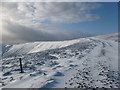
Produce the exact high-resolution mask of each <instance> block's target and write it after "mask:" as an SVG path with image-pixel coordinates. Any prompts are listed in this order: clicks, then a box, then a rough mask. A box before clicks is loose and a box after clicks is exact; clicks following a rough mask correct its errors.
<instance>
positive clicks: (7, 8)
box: [0, 2, 118, 44]
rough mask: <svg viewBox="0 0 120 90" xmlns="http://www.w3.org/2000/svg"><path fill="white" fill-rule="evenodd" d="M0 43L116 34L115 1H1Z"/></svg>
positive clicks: (116, 8)
mask: <svg viewBox="0 0 120 90" xmlns="http://www.w3.org/2000/svg"><path fill="white" fill-rule="evenodd" d="M0 4H2V5H0V6H1V7H0V8H2V9H1V11H0V12H1V14H2V18H1V20H2V24H0V25H1V26H0V27H2V29H0V32H2V43H3V44H16V43H25V42H35V41H58V40H68V39H75V38H81V37H86V36H91V35H101V34H109V33H116V32H118V4H117V2H37V3H35V2H32V3H27V2H24V3H18V2H3V3H0Z"/></svg>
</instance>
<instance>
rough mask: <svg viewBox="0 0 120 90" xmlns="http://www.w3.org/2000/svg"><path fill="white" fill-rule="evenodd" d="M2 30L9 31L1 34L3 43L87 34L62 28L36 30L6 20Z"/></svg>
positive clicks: (68, 37)
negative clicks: (6, 33)
mask: <svg viewBox="0 0 120 90" xmlns="http://www.w3.org/2000/svg"><path fill="white" fill-rule="evenodd" d="M4 30H6V31H7V32H8V33H9V35H5V34H3V38H2V41H3V44H15V43H25V42H35V41H58V40H69V39H74V38H80V37H83V36H88V35H87V34H84V33H81V32H75V33H74V32H69V31H63V30H55V31H54V30H51V32H50V31H49V32H48V31H44V30H40V28H39V30H38V28H31V27H26V26H22V25H19V24H15V23H14V24H13V23H10V22H8V23H7V24H6V25H5V28H4ZM8 30H9V31H8Z"/></svg>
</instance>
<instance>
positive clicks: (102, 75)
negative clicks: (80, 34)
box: [0, 34, 119, 88]
mask: <svg viewBox="0 0 120 90" xmlns="http://www.w3.org/2000/svg"><path fill="white" fill-rule="evenodd" d="M117 37H118V35H117V34H110V35H102V36H96V37H89V38H82V39H76V40H69V41H59V42H34V43H26V44H18V45H12V46H8V48H5V51H4V54H3V56H4V57H5V58H3V60H1V62H0V63H1V64H2V67H1V68H0V69H1V73H0V87H1V88H4V87H7V88H16V87H17V88H97V87H98V88H102V87H104V88H118V85H119V84H118V82H119V79H118V38H117ZM17 55H22V63H23V70H24V73H20V68H19V59H18V56H17ZM7 56H9V57H7ZM10 56H12V57H10Z"/></svg>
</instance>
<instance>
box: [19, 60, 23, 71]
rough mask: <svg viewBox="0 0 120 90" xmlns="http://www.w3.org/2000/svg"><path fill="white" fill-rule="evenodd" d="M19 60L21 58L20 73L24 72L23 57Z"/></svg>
mask: <svg viewBox="0 0 120 90" xmlns="http://www.w3.org/2000/svg"><path fill="white" fill-rule="evenodd" d="M19 60H20V73H23V68H22V59H21V58H19Z"/></svg>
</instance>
